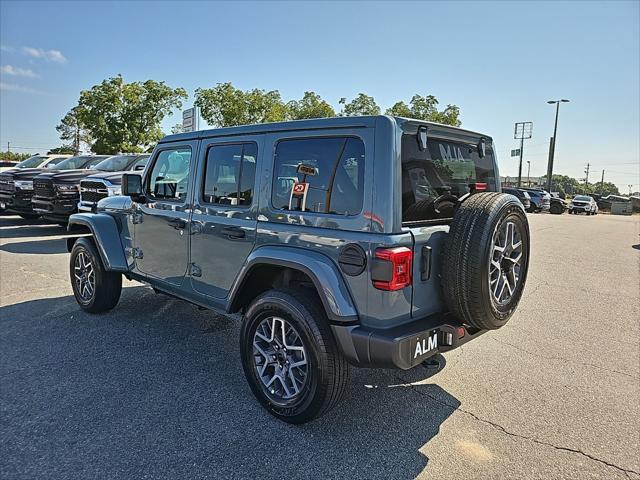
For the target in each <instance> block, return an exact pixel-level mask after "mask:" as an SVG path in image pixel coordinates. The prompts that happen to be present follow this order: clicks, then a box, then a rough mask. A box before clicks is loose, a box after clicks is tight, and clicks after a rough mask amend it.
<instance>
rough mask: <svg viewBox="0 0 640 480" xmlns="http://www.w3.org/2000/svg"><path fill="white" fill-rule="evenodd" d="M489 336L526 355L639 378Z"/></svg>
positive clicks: (635, 377)
mask: <svg viewBox="0 0 640 480" xmlns="http://www.w3.org/2000/svg"><path fill="white" fill-rule="evenodd" d="M490 338H491V340H493V341H494V342H496V343H500V344H502V345H506V346H508V347H511V348H513V349H515V350H518V351H519V352H522V353H526V354H527V355H531V356H532V357H537V358H541V359H543V360H556V361H562V362H570V363H574V364H576V365H582V366H583V367H591V368H595V369H598V370H602V371H605V372H608V373H617V374H619V375H624V376H625V377H631V378H633V379H636V380H637V379H638V378H640V377H638V376H637V375H633V374H631V373H627V372H621V371H620V370H615V369H613V368H605V367H601V366H600V365H595V364H593V363H585V362H576V361H575V360H570V359H568V358H564V357H556V356H553V355H540V354H539V353H535V352H532V351H530V350H527V349H525V348H522V347H520V346H518V345H514V344H512V343H509V342H505V341H504V340H498V339H497V338H494V337H490Z"/></svg>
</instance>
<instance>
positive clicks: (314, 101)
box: [287, 92, 336, 120]
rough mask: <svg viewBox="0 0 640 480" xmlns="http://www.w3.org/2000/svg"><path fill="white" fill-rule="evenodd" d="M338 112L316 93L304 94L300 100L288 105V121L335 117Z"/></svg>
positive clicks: (292, 101)
mask: <svg viewBox="0 0 640 480" xmlns="http://www.w3.org/2000/svg"><path fill="white" fill-rule="evenodd" d="M335 116H336V112H335V110H334V109H333V107H332V106H331V105H329V104H328V103H327V102H325V101H324V100H323V99H322V98H321V97H320V95H318V94H317V93H315V92H304V95H303V96H302V98H301V99H300V100H291V101H290V102H288V103H287V119H289V120H303V119H305V118H327V117H335Z"/></svg>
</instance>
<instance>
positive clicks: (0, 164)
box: [0, 160, 18, 172]
mask: <svg viewBox="0 0 640 480" xmlns="http://www.w3.org/2000/svg"><path fill="white" fill-rule="evenodd" d="M17 165H18V162H8V161H5V160H2V161H0V172H4V171H6V170H11V169H12V168H16V166H17Z"/></svg>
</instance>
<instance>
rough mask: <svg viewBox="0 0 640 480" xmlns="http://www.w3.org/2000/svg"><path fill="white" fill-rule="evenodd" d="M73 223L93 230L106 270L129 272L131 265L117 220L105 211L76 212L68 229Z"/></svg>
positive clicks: (70, 218) (69, 228)
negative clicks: (123, 245) (128, 261)
mask: <svg viewBox="0 0 640 480" xmlns="http://www.w3.org/2000/svg"><path fill="white" fill-rule="evenodd" d="M73 225H82V226H84V227H87V228H88V229H89V230H91V234H92V235H93V237H94V238H95V244H96V247H97V249H98V253H100V258H101V259H102V264H103V265H104V268H105V270H110V271H114V272H128V271H129V265H128V264H127V259H126V257H125V255H124V249H123V247H122V242H121V241H120V232H119V231H118V225H117V224H116V220H115V219H114V218H113V217H112V216H111V215H107V214H104V213H74V214H73V215H71V216H70V217H69V225H68V227H67V229H68V230H71V228H72V226H73Z"/></svg>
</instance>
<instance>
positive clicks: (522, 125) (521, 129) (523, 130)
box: [513, 122, 533, 188]
mask: <svg viewBox="0 0 640 480" xmlns="http://www.w3.org/2000/svg"><path fill="white" fill-rule="evenodd" d="M532 133H533V122H517V123H516V126H515V129H514V131H513V138H514V139H516V140H520V164H519V166H518V188H520V187H521V186H522V156H523V154H524V139H525V138H526V139H529V138H531V135H532Z"/></svg>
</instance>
